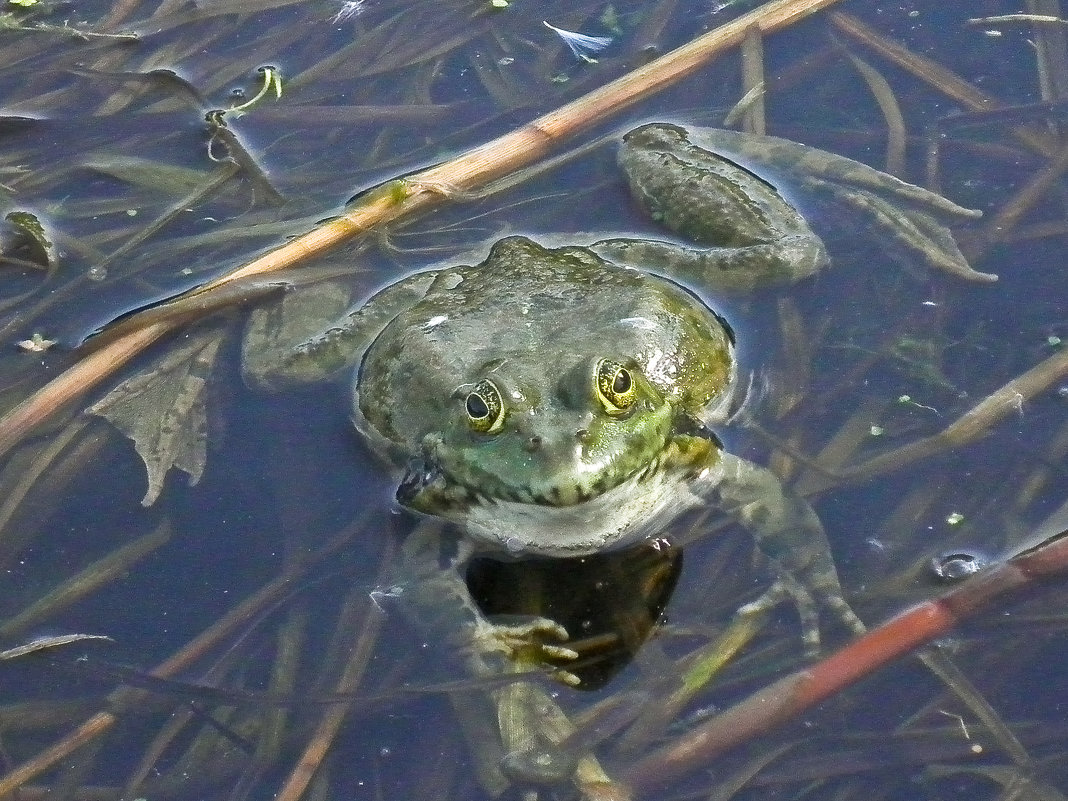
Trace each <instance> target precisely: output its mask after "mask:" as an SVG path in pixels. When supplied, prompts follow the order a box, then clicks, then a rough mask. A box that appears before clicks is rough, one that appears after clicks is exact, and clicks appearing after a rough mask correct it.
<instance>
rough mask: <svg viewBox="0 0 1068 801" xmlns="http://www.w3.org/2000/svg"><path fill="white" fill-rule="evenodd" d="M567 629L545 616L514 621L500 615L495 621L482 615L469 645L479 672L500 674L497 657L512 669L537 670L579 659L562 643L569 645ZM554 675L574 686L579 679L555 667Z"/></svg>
mask: <svg viewBox="0 0 1068 801" xmlns="http://www.w3.org/2000/svg"><path fill="white" fill-rule="evenodd" d="M567 639H568V634H567V629H565V628H564V627H563V626H561V625H560V624H559V623H557V622H556V621H555V620H550V619H549V618H544V617H533V618H531V617H522V618H513V617H505V616H499V617H496V618H494V619H493V620H489V619H487V618H485V617H482V616H479V617H478V619H477V620H476V621H475V624H474V626H473V628H472V631H471V636H470V640H469V645H470V647H471V649H472V654H471V656H472V658H473V659H474V660H475V662H476V668H477V669H478V672H480V673H484V672H489V673H493V674H499V673H500V672H501V670H500V669H499V668H498V667H497V666H495V665H493V664H491V663H492V662H493V661H494V657H496V658H498V659H500V658H503V659H506V660H508V662H510V663H512V667H511V669H525V668H537V667H541V666H544V665H546V664H550V665H552V664H554V663H556V662H570V661H573V660H575V659H578V653H577V652H576V651H574V650H573V649H571V648H568V647H567V646H565V645H560V643H563V642H567ZM553 676H554V678H556V679H557V680H558V681H561V682H563V683H564V684H569V685H572V686H575V685H578V684H579V683H580V681H579V678H578V677H577V676H575V675H574V674H573V673H570V672H569V671H567V670H563V669H561V668H559V667H556V666H554V669H553Z"/></svg>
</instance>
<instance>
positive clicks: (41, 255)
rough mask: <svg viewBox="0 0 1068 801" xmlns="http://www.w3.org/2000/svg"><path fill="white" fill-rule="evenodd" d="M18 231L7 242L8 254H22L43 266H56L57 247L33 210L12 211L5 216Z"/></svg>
mask: <svg viewBox="0 0 1068 801" xmlns="http://www.w3.org/2000/svg"><path fill="white" fill-rule="evenodd" d="M4 219H5V220H7V221H8V222H9V223H10V224H11V226H12V228H14V229H15V231H16V232H17V233H16V234H15V236H14V237H12V241H10V242H8V243H5V245H4V251H5V255H8V256H20V257H21V258H23V259H25V260H26V261H29V262H33V263H34V264H40V265H41V266H42V267H48V268H52V267H55V266H56V248H55V245H53V244H52V240H51V239H50V238H49V237H48V234H47V232H46V231H45V227H44V223H42V222H41V219H40V217H38V216H37V215H36V214H34V213H33V212H32V211H11V212H8V213H7V215H6V216H5V217H4Z"/></svg>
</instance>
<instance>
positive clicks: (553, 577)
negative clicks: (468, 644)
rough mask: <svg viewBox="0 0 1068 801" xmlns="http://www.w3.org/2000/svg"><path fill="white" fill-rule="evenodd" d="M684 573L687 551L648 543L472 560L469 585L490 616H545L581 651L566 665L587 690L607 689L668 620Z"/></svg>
mask: <svg viewBox="0 0 1068 801" xmlns="http://www.w3.org/2000/svg"><path fill="white" fill-rule="evenodd" d="M681 569H682V551H681V550H679V549H676V548H667V547H662V544H661V545H660V546H658V544H655V543H643V544H641V545H639V546H636V547H633V548H628V549H626V550H622V551H611V552H608V553H603V554H595V555H592V556H583V557H575V558H572V559H560V558H529V559H522V560H519V561H508V562H502V561H498V560H495V559H493V558H490V557H478V558H475V559H473V560H471V562H470V564H469V565H468V568H467V575H466V580H467V585H468V588H469V589H470V591H471V595H472V597H473V598H474V599H475V602H476V603H477V604H478V606H479V608H480V609H481V610H482V611H483V613H484V614H485V615H486V616H487V617H490V619H491V620H492V619H493V618H494V617H496V616H516V615H518V616H523V617H546V618H549V619H551V620H554V621H556V622H557V623H560V624H561V625H563V626H564V628H566V629H567V631H568V633H569V634H570V640H569V641H568V643H567V645H568V647H569V648H573V649H575V650H576V651H578V653H579V658H578V659H577V660H575V661H574V662H567V663H566V664H561V665H560V666H561V667H564V668H565V669H566V670H568V671H569V672H571V673H573V674H575V675H576V676H577V677H578V678H579V679H580V680H581V684H580V685H579V688H580V689H587V690H595V689H599V688H600V687H603V686H604V685H605V684H606V683H607V682H608V681H609V680H610V679H611V678H612V677H613V676H614V675H616V673H618V672H619V671H620V670H622V669H623V668H624V667H625V666H626V665H627V664H628V663H629V662H630V660H631V659H632V658H633V657H634V655H635V654H636V653H637V652H638V649H639V648H640V647H641V646H642V643H644V642H645V641H646V640H647V639H648V638H649V637H650V635H652V633H653V631H654V630H655V629H656V627H657V625H658V624H659V623H660V621H661V616H662V614H663V611H664V608H665V607H666V606H667V603H668V601H669V600H670V598H671V594H672V592H674V589H675V583H676V580H677V579H678V576H679V572H680V571H681Z"/></svg>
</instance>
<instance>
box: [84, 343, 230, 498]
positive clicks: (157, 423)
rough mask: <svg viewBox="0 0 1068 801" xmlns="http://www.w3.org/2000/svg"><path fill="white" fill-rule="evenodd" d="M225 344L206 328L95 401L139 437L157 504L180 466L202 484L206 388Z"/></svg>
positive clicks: (97, 409)
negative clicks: (149, 369)
mask: <svg viewBox="0 0 1068 801" xmlns="http://www.w3.org/2000/svg"><path fill="white" fill-rule="evenodd" d="M218 350H219V336H218V334H217V333H215V332H205V333H202V334H200V335H198V336H194V337H191V338H190V340H189V341H188V342H187V343H186V344H184V345H182V346H180V347H176V348H175V349H174V350H172V351H170V352H168V353H167V354H165V355H164V356H163V357H162V358H161V359H160V360H159V362H158V363H157V364H156V366H155V367H154V369H152V370H151V371H149V372H146V373H141V374H139V375H136V376H134V377H133V378H130V379H128V380H126V381H123V382H122V383H121V384H119V385H118V386H117V387H115V389H113V390H111V392H109V393H108V394H107V395H106V396H105V397H103V398H102V399H101V400H99V401H97V403H95V404H94V405H93V406H91V407H89V409H88V411H89V413H90V414H95V415H99V416H100V417H103V418H105V419H106V420H108V421H109V422H110V423H111V424H112V425H114V426H115V427H116V428H117V429H119V430H120V431H121V432H122V433H123V434H125V435H126V436H128V437H129V438H130V439H131V440H133V443H134V447H135V448H136V449H137V454H138V455H139V456H140V457H141V459H142V460H143V461H144V463H145V469H146V470H147V471H148V491H147V492H145V497H144V498H142V499H141V504H142V505H143V506H151V505H152V504H153V503H155V501H156V499H157V498H158V497H159V494H160V492H161V491H162V490H163V482H164V480H165V479H166V477H167V473H168V471H169V470H170V469H171V468H172V467H174V468H176V469H178V470H182V471H184V472H185V473H187V474H188V475H189V483H190V484H196V483H197V482H198V481H199V480H200V477H201V475H203V473H204V466H205V464H206V463H207V415H206V412H205V406H204V394H205V387H206V383H207V378H208V376H210V374H211V369H212V367H213V365H214V363H215V357H216V355H217V353H218Z"/></svg>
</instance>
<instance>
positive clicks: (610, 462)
mask: <svg viewBox="0 0 1068 801" xmlns="http://www.w3.org/2000/svg"><path fill="white" fill-rule="evenodd" d="M558 358H559V357H558ZM525 362H526V359H524V358H522V357H519V356H517V357H514V358H509V359H498V360H495V361H494V362H492V363H490V364H487V365H485V367H484V369H483V370H482V371H481V373H482V377H481V378H479V379H478V380H477V381H473V382H470V383H465V384H463V385H461V386H459V387H458V388H457V389H456V391H455V392H453V393H452V400H453V401H454V405H455V414H454V417H453V420H452V421H451V424H450V425H448V426H446V427H445V428H444V429H443V430H440V431H437V432H433V433H430V434H428V435H426V437H425V438H424V440H423V442H422V448H421V452H420V453H419V454H418V455H417V458H416V459H414V460H413V462H412V463H411V464H410V465H409V469H408V472H407V474H406V476H405V478H404V481H403V482H402V484H401V487H400V489H399V491H398V494H397V497H398V499H399V500H400V502H401V503H403V504H404V505H406V506H408V507H410V508H413V509H416V510H418V511H421V512H425V513H427V514H433V515H438V516H441V517H446V518H449V519H453V520H456V521H457V522H460V523H461V524H462V525H464V526H465V528H466V529H467V531H468V533H469V534H470V535H472V536H473V537H475V538H476V539H481V540H483V541H486V542H489V543H490V544H492V545H495V546H496V547H503V548H505V549H506V550H510V551H513V552H517V553H520V552H521V553H540V554H549V555H565V554H567V555H578V554H584V553H592V552H595V551H599V550H602V549H604V548H608V547H619V546H622V545H625V544H629V543H630V542H633V541H635V540H636V539H638V538H639V537H642V536H646V535H648V534H649V529H650V527H651V525H652V524H653V523H654V522H655V521H656V520H658V519H660V518H661V517H662V516H667V515H668V514H669V511H668V509H669V507H670V508H672V509H673V508H674V507H675V506H676V505H677V504H678V502H679V498H678V496H679V494H680V492H682V493H683V494H685V489H684V487H683V486H680V485H681V484H682V481H683V477H684V475H686V474H691V473H693V472H695V471H696V470H699V469H703V468H704V467H706V466H707V465H708V458H707V457H708V455H709V453H710V452H711V451H712V450H713V448H714V446H713V444H712V443H711V442H710V441H709V440H707V439H704V438H701V437H693V436H690V435H688V434H687V435H680V434H679V433H678V432H677V430H676V429H677V427H678V417H679V409H678V408H677V399H676V398H674V397H672V396H670V395H668V394H666V393H664V392H662V391H661V390H660V389H659V388H658V387H657V386H656V385H655V384H654V383H653V382H652V381H651V380H650V379H649V378H648V377H647V376H646V375H645V373H644V371H643V370H642V368H641V367H640V366H639V364H638V363H637V362H636V361H635V360H633V359H628V358H626V357H624V356H621V355H618V354H613V355H608V356H597V357H594V358H584V359H578V360H576V361H575V363H574V364H570V365H567V364H563V365H561V364H560V362H556V365H554V364H553V363H552V361H550V363H549V364H546V362H545V361H544V359H541V360H539V363H538V364H527V363H525ZM553 366H559V367H560V369H558V370H554V369H552V368H553ZM532 377H538V378H537V379H536V380H534V379H532ZM671 514H673V512H672V513H671Z"/></svg>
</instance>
